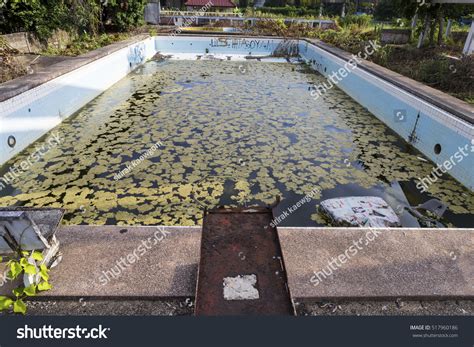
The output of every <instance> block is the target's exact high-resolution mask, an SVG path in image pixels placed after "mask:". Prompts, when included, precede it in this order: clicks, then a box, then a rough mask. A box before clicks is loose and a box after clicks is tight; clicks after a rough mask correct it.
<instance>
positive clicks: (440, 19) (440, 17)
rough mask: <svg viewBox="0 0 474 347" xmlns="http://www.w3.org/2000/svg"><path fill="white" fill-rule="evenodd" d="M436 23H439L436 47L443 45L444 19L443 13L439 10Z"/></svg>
mask: <svg viewBox="0 0 474 347" xmlns="http://www.w3.org/2000/svg"><path fill="white" fill-rule="evenodd" d="M438 23H439V32H438V46H441V45H442V44H443V31H444V18H443V11H442V10H441V9H440V10H439V12H438Z"/></svg>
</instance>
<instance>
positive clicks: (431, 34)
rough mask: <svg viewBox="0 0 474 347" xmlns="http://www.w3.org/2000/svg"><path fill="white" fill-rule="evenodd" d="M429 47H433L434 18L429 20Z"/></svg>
mask: <svg viewBox="0 0 474 347" xmlns="http://www.w3.org/2000/svg"><path fill="white" fill-rule="evenodd" d="M430 22H431V23H430V24H431V25H430V46H434V37H435V32H436V18H434V19H433V20H430Z"/></svg>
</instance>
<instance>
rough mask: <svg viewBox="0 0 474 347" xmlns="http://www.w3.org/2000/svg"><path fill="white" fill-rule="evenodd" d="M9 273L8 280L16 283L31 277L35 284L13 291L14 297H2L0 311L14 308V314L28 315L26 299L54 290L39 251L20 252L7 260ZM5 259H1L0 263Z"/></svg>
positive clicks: (0, 297)
mask: <svg viewBox="0 0 474 347" xmlns="http://www.w3.org/2000/svg"><path fill="white" fill-rule="evenodd" d="M6 259H8V262H7V269H9V270H8V273H7V275H6V280H8V281H14V280H15V279H17V278H19V277H20V276H21V275H23V276H24V275H30V276H32V278H33V281H32V282H33V283H32V284H30V285H29V286H28V287H25V286H19V287H17V288H15V289H13V290H12V294H13V296H11V297H8V296H0V311H8V310H10V309H11V308H13V312H14V313H21V314H25V313H26V303H25V299H26V298H28V297H32V296H36V295H37V293H38V292H41V291H46V290H50V289H51V288H52V286H51V284H50V283H49V282H48V280H49V269H48V268H47V266H46V265H44V264H41V262H42V261H43V254H42V253H41V252H38V251H31V252H28V251H20V252H18V253H17V254H16V255H15V256H12V257H9V258H6ZM3 260H4V258H3V257H0V263H1V262H3Z"/></svg>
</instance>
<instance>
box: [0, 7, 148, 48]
mask: <svg viewBox="0 0 474 347" xmlns="http://www.w3.org/2000/svg"><path fill="white" fill-rule="evenodd" d="M146 3H147V0H3V2H2V1H1V0H0V31H1V32H3V33H10V32H16V31H31V32H35V33H36V34H37V35H38V37H39V38H40V39H47V38H48V37H50V36H51V34H52V33H53V32H54V30H56V29H62V30H66V31H68V32H70V33H73V34H83V33H87V34H90V35H95V34H97V33H98V32H100V31H103V30H105V29H106V28H107V27H111V28H113V29H114V30H119V31H125V30H129V29H131V28H133V27H136V26H139V25H141V24H143V12H144V8H145V5H146Z"/></svg>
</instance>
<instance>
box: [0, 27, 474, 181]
mask: <svg viewBox="0 0 474 347" xmlns="http://www.w3.org/2000/svg"><path fill="white" fill-rule="evenodd" d="M279 42H281V40H280V39H266V38H241V37H227V38H222V37H221V38H218V37H173V36H161V37H155V38H148V39H145V40H144V41H141V42H138V43H135V44H132V45H130V46H128V47H125V48H123V49H120V50H118V51H116V52H114V53H112V54H110V55H108V56H106V57H103V58H100V59H98V60H96V61H94V62H92V63H90V64H87V65H85V66H83V67H81V68H79V69H77V70H74V71H71V72H69V73H67V74H65V75H63V76H60V77H58V78H56V79H54V80H52V81H50V82H47V83H45V84H43V85H41V86H39V87H36V88H34V89H31V90H29V91H27V92H25V93H22V94H20V95H18V96H16V97H14V98H11V99H8V100H6V101H4V102H1V103H0V124H1V126H0V144H1V145H0V164H2V163H4V162H6V161H7V160H8V159H10V158H11V157H13V156H14V155H15V154H17V153H18V152H20V151H21V150H23V149H24V148H26V147H27V146H28V145H29V144H31V143H33V142H34V141H35V140H37V139H38V138H40V137H41V136H43V135H44V134H46V133H47V132H48V131H49V130H51V129H52V128H54V127H55V126H56V125H57V124H59V123H60V122H61V121H62V120H63V119H65V118H67V117H69V116H70V115H72V114H73V113H75V112H76V111H78V110H79V109H80V108H81V107H83V106H84V105H86V104H87V103H88V102H90V101H91V100H93V99H94V98H95V97H97V96H98V95H99V94H101V93H102V92H103V91H105V90H106V89H108V88H110V87H111V86H112V85H113V84H114V83H116V82H118V81H119V80H120V79H122V78H123V77H125V76H126V75H127V74H128V73H129V72H130V71H132V70H133V69H134V68H135V67H137V66H138V65H140V64H142V63H144V62H145V61H146V60H147V59H149V58H151V57H152V56H153V55H154V54H155V53H156V52H160V53H162V54H173V55H174V56H175V58H176V57H178V58H181V59H186V58H190V59H195V58H196V56H197V55H204V54H206V53H209V54H214V55H215V56H216V57H219V56H222V57H227V56H231V59H232V60H240V59H244V57H245V56H248V55H256V56H266V55H269V54H271V53H272V52H273V51H274V49H275V48H276V47H277V46H278V43H279ZM299 45H300V54H301V56H302V57H303V58H304V59H306V60H307V61H314V62H315V64H313V65H312V66H313V68H314V69H315V70H317V71H318V72H320V73H321V74H322V75H324V76H328V75H330V74H331V73H332V72H333V71H337V70H339V69H340V68H341V67H343V66H344V64H345V61H344V60H342V59H340V58H338V57H336V56H334V55H332V54H330V53H329V52H326V51H325V50H323V49H321V48H319V47H316V46H314V45H311V44H308V43H307V42H304V41H300V44H299ZM338 87H339V88H341V89H342V90H344V92H346V93H347V94H348V95H349V96H351V97H352V98H353V99H355V100H356V101H357V102H358V103H359V104H361V105H362V106H364V107H366V108H367V109H368V110H369V111H370V112H371V113H373V114H374V115H375V116H376V117H378V118H379V119H380V120H382V121H383V122H384V123H385V124H387V125H388V126H389V127H390V128H391V129H393V130H394V131H396V132H397V133H398V134H399V135H400V136H402V137H403V138H404V139H405V140H407V141H408V138H409V136H410V135H411V134H412V132H413V129H414V127H415V123H416V121H417V118H418V123H417V124H416V129H415V135H416V141H415V142H414V146H415V147H416V148H417V149H419V150H420V151H421V152H422V153H423V154H425V155H426V156H427V157H428V158H430V159H431V160H433V162H435V163H439V164H441V163H443V162H444V161H445V160H449V159H450V157H451V156H452V155H454V154H455V153H456V152H457V151H458V147H464V146H466V145H468V146H469V148H468V149H469V151H470V150H471V140H472V139H473V138H474V132H473V127H472V126H471V125H469V124H467V123H465V122H463V121H462V120H460V119H458V118H456V117H454V116H452V115H450V114H449V113H447V112H445V111H443V110H440V109H439V108H437V107H435V106H433V105H431V104H429V103H427V102H425V101H423V100H421V99H419V98H417V97H415V96H413V95H411V94H409V93H407V92H405V91H403V90H402V89H400V88H398V87H396V86H394V85H392V84H390V83H387V82H385V81H384V80H382V79H380V78H378V77H376V76H373V75H371V74H370V73H368V72H366V71H364V70H362V69H356V70H353V72H352V73H350V74H349V75H348V76H347V77H346V78H344V79H343V80H342V81H341V82H339V84H338ZM308 97H311V95H310V94H309V93H308ZM317 103H318V100H315V107H317ZM398 111H401V112H404V114H405V116H404V117H403V120H402V121H401V120H400V117H398V116H397V114H396V113H397V112H398ZM418 114H419V115H420V116H419V117H417V116H418ZM10 135H13V136H15V138H16V141H17V144H16V146H15V147H14V148H10V147H9V146H8V145H7V138H8V136H10ZM436 144H439V145H440V146H441V152H440V153H439V154H435V152H434V147H435V145H436ZM473 167H474V154H471V155H468V156H467V157H464V158H463V160H462V161H461V162H459V163H458V164H457V165H456V166H454V167H453V168H452V169H451V170H450V174H451V175H452V176H453V177H455V178H456V179H457V180H458V181H460V182H461V183H463V184H464V185H465V186H467V187H469V188H470V189H471V190H473V189H474V170H472V168H473Z"/></svg>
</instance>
